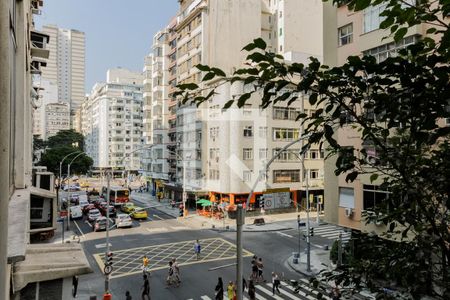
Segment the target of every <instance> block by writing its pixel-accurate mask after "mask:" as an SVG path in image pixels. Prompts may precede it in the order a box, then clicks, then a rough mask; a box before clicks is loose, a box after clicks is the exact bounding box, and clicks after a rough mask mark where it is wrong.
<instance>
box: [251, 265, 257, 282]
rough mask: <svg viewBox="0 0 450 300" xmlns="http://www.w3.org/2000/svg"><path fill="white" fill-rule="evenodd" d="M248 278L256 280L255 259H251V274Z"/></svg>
mask: <svg viewBox="0 0 450 300" xmlns="http://www.w3.org/2000/svg"><path fill="white" fill-rule="evenodd" d="M250 279H251V280H255V281H258V265H257V261H256V260H252V275H251V276H250Z"/></svg>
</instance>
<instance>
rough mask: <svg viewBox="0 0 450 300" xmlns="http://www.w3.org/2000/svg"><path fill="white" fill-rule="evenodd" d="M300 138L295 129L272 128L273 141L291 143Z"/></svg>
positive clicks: (297, 130) (298, 131)
mask: <svg viewBox="0 0 450 300" xmlns="http://www.w3.org/2000/svg"><path fill="white" fill-rule="evenodd" d="M299 137H300V130H299V129H295V128H274V129H273V140H274V141H293V140H296V139H298V138H299Z"/></svg>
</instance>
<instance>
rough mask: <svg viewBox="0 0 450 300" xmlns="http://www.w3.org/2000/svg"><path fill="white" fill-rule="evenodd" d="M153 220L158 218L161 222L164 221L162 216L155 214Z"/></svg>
mask: <svg viewBox="0 0 450 300" xmlns="http://www.w3.org/2000/svg"><path fill="white" fill-rule="evenodd" d="M153 218H158V219H160V220H164V219H163V218H161V217H160V216H158V215H155V214H153Z"/></svg>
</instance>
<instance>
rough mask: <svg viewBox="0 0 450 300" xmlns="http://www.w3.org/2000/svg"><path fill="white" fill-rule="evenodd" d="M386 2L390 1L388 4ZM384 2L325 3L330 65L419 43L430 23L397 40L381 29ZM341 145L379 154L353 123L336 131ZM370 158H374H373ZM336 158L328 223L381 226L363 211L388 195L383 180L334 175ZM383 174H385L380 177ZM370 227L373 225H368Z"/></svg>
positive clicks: (328, 190)
mask: <svg viewBox="0 0 450 300" xmlns="http://www.w3.org/2000/svg"><path fill="white" fill-rule="evenodd" d="M384 5H386V4H384ZM384 5H383V4H381V5H376V6H370V7H368V8H367V9H365V10H363V11H359V12H354V11H349V9H348V7H347V6H346V5H341V6H339V7H335V6H332V5H331V4H326V5H325V10H324V33H325V36H324V59H325V64H327V65H329V66H336V65H337V66H339V65H342V64H344V63H345V61H346V59H347V57H349V56H352V55H362V54H370V55H373V56H374V57H375V58H376V59H377V61H382V60H384V59H386V58H387V57H390V56H395V55H397V52H398V50H400V49H403V48H405V47H407V46H408V45H411V44H413V43H415V42H416V41H417V40H418V39H420V38H422V37H423V35H424V33H425V32H426V30H427V29H428V26H429V25H426V24H420V25H416V26H413V27H411V28H409V29H408V33H407V34H406V36H405V37H404V38H403V39H402V40H401V41H399V42H394V41H393V39H392V38H391V37H389V38H384V37H387V36H389V31H386V30H382V29H379V26H380V23H381V22H382V21H383V19H384V17H382V16H380V13H381V12H382V11H383V10H384V8H385V6H384ZM335 137H336V139H337V142H338V143H339V144H340V145H343V146H346V145H348V146H354V147H355V148H358V149H361V148H362V147H364V148H365V149H366V151H367V153H368V154H371V155H372V156H373V157H376V151H375V148H374V147H367V145H363V143H362V140H361V139H360V134H359V133H355V132H354V129H352V127H351V125H349V126H344V127H343V128H340V129H339V130H338V131H337V132H336V136H335ZM369 159H370V158H369ZM335 163H336V158H330V159H328V160H327V162H326V164H325V198H326V199H327V205H326V207H325V217H326V220H327V221H328V222H331V223H335V224H339V225H341V226H345V227H349V228H353V229H358V230H366V229H367V230H369V231H372V230H374V229H378V228H376V227H378V226H375V225H373V224H371V225H365V221H364V219H363V218H362V215H361V212H362V211H363V210H365V209H367V208H369V207H372V206H373V205H374V203H375V202H376V201H381V200H382V199H384V197H386V194H387V191H383V190H380V189H379V188H378V185H379V184H381V182H379V181H375V182H373V183H372V182H371V181H370V178H369V175H367V174H366V175H361V176H359V177H358V179H356V180H355V181H354V182H346V181H345V175H341V176H339V177H336V176H335V174H334V170H335V168H336V166H335ZM380 177H381V176H380ZM367 226H369V228H367Z"/></svg>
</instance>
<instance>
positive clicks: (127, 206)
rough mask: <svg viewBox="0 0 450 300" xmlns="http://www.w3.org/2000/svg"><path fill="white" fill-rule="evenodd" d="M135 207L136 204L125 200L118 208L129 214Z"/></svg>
mask: <svg viewBox="0 0 450 300" xmlns="http://www.w3.org/2000/svg"><path fill="white" fill-rule="evenodd" d="M135 208H136V206H134V204H133V203H131V202H127V203H124V204H123V205H122V207H121V208H120V210H121V211H123V212H124V213H127V214H129V213H131V212H132V211H133V210H134V209H135Z"/></svg>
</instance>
